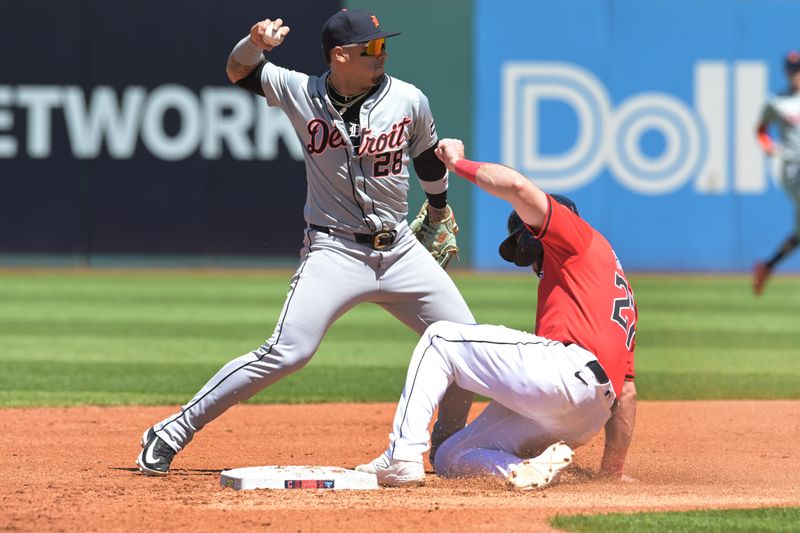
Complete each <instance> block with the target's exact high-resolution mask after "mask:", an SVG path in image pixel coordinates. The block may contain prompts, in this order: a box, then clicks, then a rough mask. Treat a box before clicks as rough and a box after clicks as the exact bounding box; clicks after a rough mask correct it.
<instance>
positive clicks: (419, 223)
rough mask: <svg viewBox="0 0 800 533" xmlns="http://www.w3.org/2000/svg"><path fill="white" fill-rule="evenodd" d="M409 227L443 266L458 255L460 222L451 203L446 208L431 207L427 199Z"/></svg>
mask: <svg viewBox="0 0 800 533" xmlns="http://www.w3.org/2000/svg"><path fill="white" fill-rule="evenodd" d="M432 216H433V220H431V218H432ZM408 227H409V228H410V229H411V231H412V233H414V235H416V237H417V240H418V241H419V242H421V243H422V245H423V246H425V248H426V249H427V250H428V251H429V252H430V253H431V255H432V256H433V258H434V259H436V262H437V263H439V265H440V266H441V267H442V268H447V265H448V264H449V263H450V260H451V259H452V258H453V256H454V255H458V244H457V243H456V234H457V233H458V224H456V217H455V215H454V213H453V209H452V208H451V207H450V206H449V205H448V206H446V207H445V208H444V209H435V208H432V207H431V208H430V209H429V206H428V202H427V200H426V201H425V203H424V204H422V208H421V209H420V210H419V214H418V215H417V216H416V218H414V220H412V221H411V223H410V224H409V225H408Z"/></svg>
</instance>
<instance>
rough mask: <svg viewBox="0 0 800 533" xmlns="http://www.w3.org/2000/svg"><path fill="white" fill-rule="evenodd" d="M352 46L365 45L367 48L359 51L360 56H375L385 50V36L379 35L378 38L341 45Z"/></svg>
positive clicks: (344, 46) (343, 46)
mask: <svg viewBox="0 0 800 533" xmlns="http://www.w3.org/2000/svg"><path fill="white" fill-rule="evenodd" d="M353 46H366V47H367V48H366V49H365V50H364V51H363V52H361V56H362V57H368V56H373V57H377V56H379V55H381V54H382V53H383V51H384V50H386V38H385V37H379V38H378V39H372V40H371V41H368V42H366V43H355V44H345V45H342V48H351V47H353Z"/></svg>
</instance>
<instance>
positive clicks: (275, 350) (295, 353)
mask: <svg viewBox="0 0 800 533" xmlns="http://www.w3.org/2000/svg"><path fill="white" fill-rule="evenodd" d="M315 352H316V348H315V347H314V348H310V347H306V349H303V346H301V345H290V346H286V345H282V344H270V343H269V342H268V343H266V344H264V345H262V346H261V347H260V348H259V349H258V350H256V351H255V352H253V353H254V354H256V355H257V356H258V357H259V359H260V361H261V363H262V364H265V365H267V366H268V367H270V368H271V369H273V370H274V371H275V372H282V373H287V374H289V373H292V372H296V371H297V370H300V369H301V368H303V367H304V366H306V364H308V362H309V361H311V358H312V357H313V356H314V353H315Z"/></svg>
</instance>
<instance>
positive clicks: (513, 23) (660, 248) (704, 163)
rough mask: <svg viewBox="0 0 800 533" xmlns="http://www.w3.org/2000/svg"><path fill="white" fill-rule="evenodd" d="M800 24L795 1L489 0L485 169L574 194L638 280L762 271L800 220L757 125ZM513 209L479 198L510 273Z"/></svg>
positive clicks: (488, 254) (489, 243)
mask: <svg viewBox="0 0 800 533" xmlns="http://www.w3.org/2000/svg"><path fill="white" fill-rule="evenodd" d="M798 19H800V3H798V2H796V1H783V2H763V1H755V0H750V1H748V0H742V1H737V2H730V1H727V0H668V1H667V0H650V1H646V2H643V1H641V0H591V1H589V0H587V1H574V2H549V1H543V0H502V1H497V0H477V1H476V3H475V17H474V21H475V27H474V30H475V49H474V50H475V68H474V88H475V105H474V111H475V132H476V133H475V140H476V149H477V150H476V154H477V158H479V159H483V160H491V161H501V162H503V163H505V164H508V165H510V166H513V167H515V168H518V169H520V170H521V171H523V172H524V173H525V174H526V175H528V176H530V177H531V178H532V179H534V180H536V181H537V183H539V184H540V185H542V186H543V187H544V188H546V189H547V190H548V191H551V192H560V193H566V194H568V195H570V196H571V197H572V198H573V199H574V200H575V201H576V202H577V204H578V205H579V207H580V209H581V212H582V215H583V216H584V217H585V218H587V219H588V220H590V221H591V222H592V223H593V224H594V225H595V226H596V227H597V228H598V229H600V230H601V231H602V232H603V233H604V234H605V235H606V236H607V237H608V238H609V240H610V241H611V242H612V244H613V245H614V246H615V248H616V250H617V252H618V255H619V256H620V258H621V259H622V261H623V264H624V265H626V267H627V268H629V269H636V270H711V271H719V270H731V271H736V270H746V269H749V268H750V266H751V265H752V263H753V262H754V261H755V260H756V259H757V258H763V257H764V256H765V255H767V254H771V253H772V252H773V251H774V250H775V249H776V248H777V246H778V244H779V242H780V241H782V240H783V239H784V238H785V237H787V236H788V234H789V231H790V228H791V224H792V221H793V216H792V211H791V207H790V204H789V202H788V200H787V199H786V198H785V197H784V195H783V194H782V192H781V191H780V190H779V188H778V187H777V186H776V183H775V173H774V172H773V171H772V169H771V166H770V164H769V162H768V161H767V160H766V159H765V158H764V157H763V156H762V154H761V152H760V150H759V148H758V145H757V143H756V138H755V125H756V121H757V120H758V116H759V113H760V110H761V106H762V105H763V103H764V101H765V99H766V98H767V95H768V94H769V93H770V92H773V91H780V90H782V89H784V88H785V86H786V80H785V77H784V74H783V66H782V57H783V54H784V53H785V52H786V51H787V50H789V49H792V48H793V47H794V48H800V37H798V35H797V28H796V21H797V20H798ZM507 213H508V207H507V206H506V205H505V203H504V202H501V201H499V200H496V199H494V198H491V197H489V196H488V195H485V194H481V193H476V194H475V195H474V220H475V226H476V228H477V230H476V233H475V236H474V242H473V248H474V250H475V251H476V253H475V254H474V256H473V257H474V264H475V265H476V266H477V267H479V268H498V267H503V266H504V265H503V262H502V260H501V259H500V258H499V257H497V254H496V253H495V252H496V246H497V242H498V239H499V238H500V236H501V235H502V233H503V230H504V224H505V215H506V214H507ZM786 266H787V267H789V268H790V269H794V270H797V269H798V267H800V257H795V258H793V260H792V261H791V262H789V263H787V264H786Z"/></svg>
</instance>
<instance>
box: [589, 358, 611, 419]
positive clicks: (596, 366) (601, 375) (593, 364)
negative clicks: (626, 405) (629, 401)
mask: <svg viewBox="0 0 800 533" xmlns="http://www.w3.org/2000/svg"><path fill="white" fill-rule="evenodd" d="M586 368H588V369H589V370H591V371H592V374H594V377H595V379H596V380H597V383H598V384H600V385H605V384H606V383H608V382H609V381H610V380H609V379H608V374H606V371H605V370H603V365H601V364H600V363H598V362H597V361H589V362H588V363H586ZM610 394H611V391H606V396H609V395H610ZM618 406H619V403H618V402H617V399H616V398H614V402H613V403H612V404H611V414H612V415H613V414H614V413H615V412H616V410H617V407H618Z"/></svg>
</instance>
